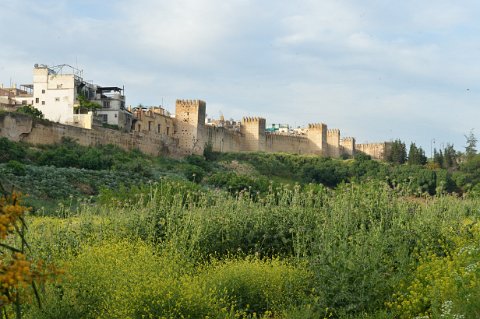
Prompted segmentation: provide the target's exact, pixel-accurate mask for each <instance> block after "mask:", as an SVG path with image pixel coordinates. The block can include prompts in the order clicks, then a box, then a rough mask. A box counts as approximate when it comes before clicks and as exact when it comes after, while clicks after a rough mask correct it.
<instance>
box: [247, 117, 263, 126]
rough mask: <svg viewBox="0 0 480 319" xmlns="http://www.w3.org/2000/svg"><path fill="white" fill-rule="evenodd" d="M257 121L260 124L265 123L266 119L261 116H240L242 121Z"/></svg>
mask: <svg viewBox="0 0 480 319" xmlns="http://www.w3.org/2000/svg"><path fill="white" fill-rule="evenodd" d="M254 122H258V123H259V124H260V125H262V124H263V125H265V123H266V120H265V119H264V118H263V117H247V116H245V117H243V118H242V123H254Z"/></svg>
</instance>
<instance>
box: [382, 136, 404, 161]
mask: <svg viewBox="0 0 480 319" xmlns="http://www.w3.org/2000/svg"><path fill="white" fill-rule="evenodd" d="M385 159H386V160H387V162H390V163H395V164H403V163H405V162H406V161H407V148H406V146H405V143H403V142H402V141H401V140H399V139H397V140H395V141H393V142H392V144H391V146H390V149H389V150H388V151H387V155H386V156H385Z"/></svg>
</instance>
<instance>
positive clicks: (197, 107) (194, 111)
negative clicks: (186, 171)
mask: <svg viewBox="0 0 480 319" xmlns="http://www.w3.org/2000/svg"><path fill="white" fill-rule="evenodd" d="M205 111H206V104H205V102H204V101H201V100H177V101H176V103H175V119H176V121H175V122H176V127H175V136H176V137H177V138H178V143H179V147H180V149H181V150H182V152H183V153H185V154H202V153H203V149H204V146H205V145H204V144H205V142H204V138H203V132H204V131H205Z"/></svg>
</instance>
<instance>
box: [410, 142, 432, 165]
mask: <svg viewBox="0 0 480 319" xmlns="http://www.w3.org/2000/svg"><path fill="white" fill-rule="evenodd" d="M426 163H427V157H426V156H425V151H424V150H423V149H422V148H421V147H417V146H416V145H415V143H411V144H410V150H409V151H408V164H409V165H425V164H426Z"/></svg>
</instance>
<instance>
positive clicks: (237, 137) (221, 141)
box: [203, 125, 243, 152]
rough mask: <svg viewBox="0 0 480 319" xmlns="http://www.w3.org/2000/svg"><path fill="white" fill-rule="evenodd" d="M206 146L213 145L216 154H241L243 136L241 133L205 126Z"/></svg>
mask: <svg viewBox="0 0 480 319" xmlns="http://www.w3.org/2000/svg"><path fill="white" fill-rule="evenodd" d="M203 135H204V140H205V143H204V144H203V145H205V144H206V143H209V144H211V145H212V148H213V151H215V152H241V151H242V144H243V136H242V134H241V133H240V132H234V131H230V130H228V129H226V128H223V127H215V126H208V125H206V126H205V133H204V134H203Z"/></svg>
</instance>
